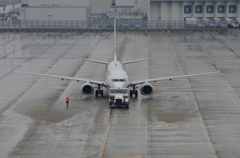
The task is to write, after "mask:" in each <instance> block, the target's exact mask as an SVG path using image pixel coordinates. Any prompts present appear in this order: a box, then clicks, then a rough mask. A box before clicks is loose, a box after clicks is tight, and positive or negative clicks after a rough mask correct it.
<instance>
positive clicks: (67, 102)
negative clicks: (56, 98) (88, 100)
mask: <svg viewBox="0 0 240 158" xmlns="http://www.w3.org/2000/svg"><path fill="white" fill-rule="evenodd" d="M65 101H66V105H67V108H68V106H69V102H70V98H68V97H67V98H66V99H65Z"/></svg>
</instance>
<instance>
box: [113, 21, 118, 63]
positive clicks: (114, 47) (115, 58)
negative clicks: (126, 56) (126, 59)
mask: <svg viewBox="0 0 240 158" xmlns="http://www.w3.org/2000/svg"><path fill="white" fill-rule="evenodd" d="M113 60H114V61H117V37H116V18H114V46H113Z"/></svg>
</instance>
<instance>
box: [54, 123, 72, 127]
mask: <svg viewBox="0 0 240 158" xmlns="http://www.w3.org/2000/svg"><path fill="white" fill-rule="evenodd" d="M57 126H65V127H71V126H72V124H57Z"/></svg>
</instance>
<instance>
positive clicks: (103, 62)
mask: <svg viewBox="0 0 240 158" xmlns="http://www.w3.org/2000/svg"><path fill="white" fill-rule="evenodd" d="M78 59H82V60H86V61H91V62H95V63H100V64H105V65H107V64H108V63H109V62H106V61H99V60H92V59H86V58H78Z"/></svg>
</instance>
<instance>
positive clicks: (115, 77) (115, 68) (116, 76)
mask: <svg viewBox="0 0 240 158" xmlns="http://www.w3.org/2000/svg"><path fill="white" fill-rule="evenodd" d="M80 59H83V60H85V61H91V62H95V63H100V64H104V65H106V71H105V75H106V80H105V81H99V80H92V79H83V78H75V77H66V76H56V75H48V74H38V73H30V72H21V71H15V70H14V69H13V65H12V69H13V71H14V72H16V73H21V74H28V75H35V76H43V77H52V78H59V79H62V80H64V79H68V80H75V81H77V82H79V81H82V82H85V83H84V84H83V85H82V87H81V91H82V94H83V95H93V94H94V90H95V88H96V90H95V96H96V97H98V96H99V95H100V96H101V97H103V90H102V87H106V88H109V89H110V88H117V89H121V88H132V89H131V90H130V91H129V95H130V97H133V95H134V96H135V98H138V90H137V88H138V87H136V86H137V85H141V87H140V92H141V94H142V95H146V96H148V95H152V94H153V85H152V84H151V83H149V82H156V81H162V80H172V79H176V78H186V77H192V76H201V75H210V74H216V73H219V72H220V69H219V70H218V71H215V72H207V73H199V74H190V75H182V76H171V77H162V78H152V79H143V80H136V81H131V80H130V79H129V76H128V74H127V72H126V70H125V67H124V65H126V64H131V63H135V62H140V61H145V60H150V59H152V58H145V59H139V60H131V61H125V62H121V61H119V60H118V59H117V41H116V19H114V48H113V60H112V61H110V62H105V61H99V60H93V59H85V58H80ZM11 64H12V61H11ZM93 85H97V87H94V86H93Z"/></svg>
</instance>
